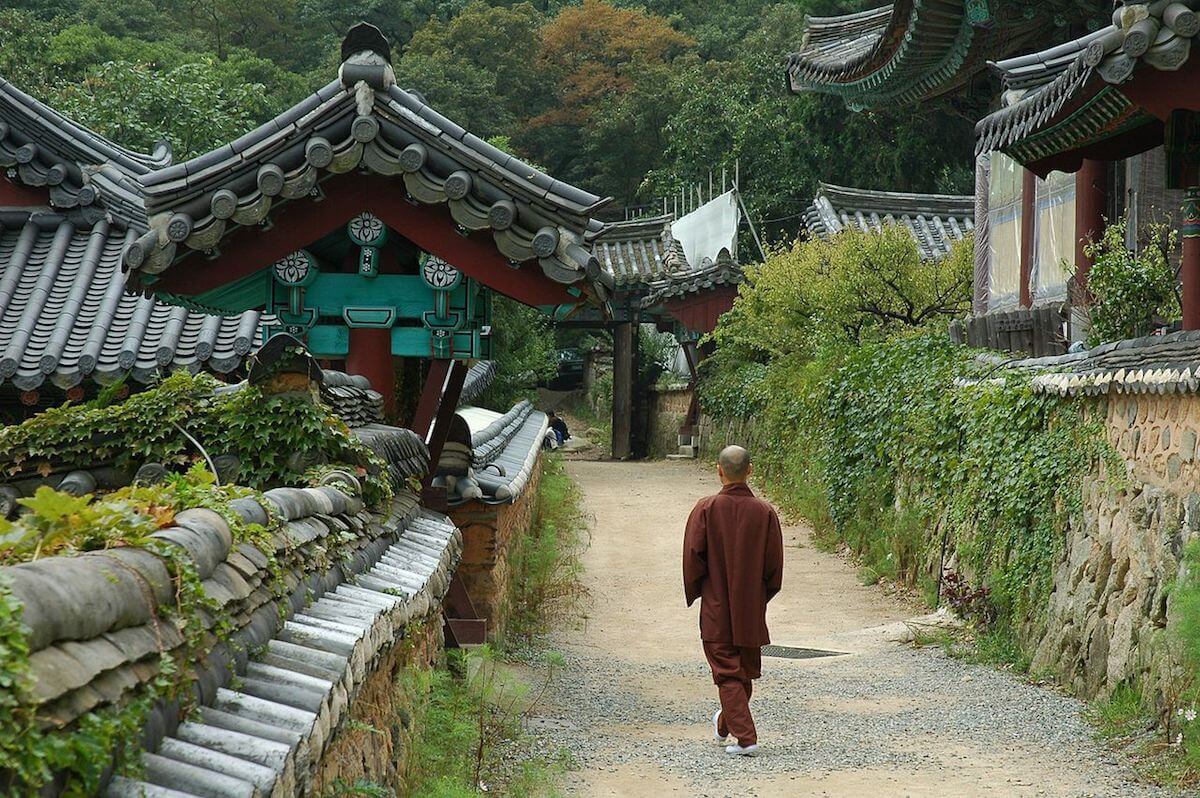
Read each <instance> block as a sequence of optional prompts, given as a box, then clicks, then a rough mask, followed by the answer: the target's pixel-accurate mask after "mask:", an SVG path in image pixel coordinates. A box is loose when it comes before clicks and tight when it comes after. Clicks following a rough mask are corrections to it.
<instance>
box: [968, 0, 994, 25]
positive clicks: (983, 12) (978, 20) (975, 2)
mask: <svg viewBox="0 0 1200 798" xmlns="http://www.w3.org/2000/svg"><path fill="white" fill-rule="evenodd" d="M967 21H968V22H970V23H971V24H972V25H986V24H987V23H989V22H991V21H992V12H991V10H990V9H989V8H988V2H987V0H967Z"/></svg>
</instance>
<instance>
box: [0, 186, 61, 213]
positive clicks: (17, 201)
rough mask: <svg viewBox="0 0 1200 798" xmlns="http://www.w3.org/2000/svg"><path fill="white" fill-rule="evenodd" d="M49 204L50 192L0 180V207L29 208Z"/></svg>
mask: <svg viewBox="0 0 1200 798" xmlns="http://www.w3.org/2000/svg"><path fill="white" fill-rule="evenodd" d="M49 204H50V191H49V190H48V189H36V188H30V187H29V186H25V185H22V184H20V183H14V182H13V181H11V180H0V206H4V205H9V206H12V207H14V208H29V207H34V206H43V205H49Z"/></svg>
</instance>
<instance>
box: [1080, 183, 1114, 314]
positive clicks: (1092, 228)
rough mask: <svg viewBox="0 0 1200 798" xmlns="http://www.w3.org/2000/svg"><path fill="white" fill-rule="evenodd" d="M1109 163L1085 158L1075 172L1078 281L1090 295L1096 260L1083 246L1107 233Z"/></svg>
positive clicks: (1083, 292)
mask: <svg viewBox="0 0 1200 798" xmlns="http://www.w3.org/2000/svg"><path fill="white" fill-rule="evenodd" d="M1107 167H1108V165H1107V164H1106V163H1105V162H1104V161H1093V160H1091V159H1085V160H1084V162H1083V165H1082V166H1081V167H1080V168H1079V171H1078V172H1076V173H1075V284H1076V285H1077V286H1078V287H1079V290H1080V292H1081V296H1087V282H1088V273H1089V272H1090V271H1091V270H1092V263H1093V259H1092V258H1089V257H1088V256H1087V253H1086V252H1085V251H1084V249H1085V248H1086V247H1087V244H1088V242H1089V241H1096V240H1098V239H1099V238H1100V236H1101V235H1102V234H1103V233H1104V208H1105V206H1106V205H1107V204H1108V168H1107Z"/></svg>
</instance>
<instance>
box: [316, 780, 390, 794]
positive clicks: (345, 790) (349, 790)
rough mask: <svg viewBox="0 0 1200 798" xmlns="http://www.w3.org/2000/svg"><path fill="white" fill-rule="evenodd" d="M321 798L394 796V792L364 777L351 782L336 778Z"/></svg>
mask: <svg viewBox="0 0 1200 798" xmlns="http://www.w3.org/2000/svg"><path fill="white" fill-rule="evenodd" d="M322 798H396V793H395V792H393V791H392V790H391V788H389V787H385V786H384V785H382V784H377V783H376V782H373V781H368V780H366V779H357V780H356V781H353V782H348V781H345V780H343V779H337V780H336V781H334V782H333V786H331V787H330V788H329V789H328V790H326V791H325V793H324V794H323V795H322Z"/></svg>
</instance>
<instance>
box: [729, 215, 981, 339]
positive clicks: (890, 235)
mask: <svg viewBox="0 0 1200 798" xmlns="http://www.w3.org/2000/svg"><path fill="white" fill-rule="evenodd" d="M972 269H973V266H972V244H971V239H970V238H969V237H968V238H967V239H964V240H963V241H960V242H958V243H957V244H956V245H955V246H954V249H953V251H952V252H951V254H950V255H949V257H946V258H944V259H942V260H940V261H936V262H932V263H930V262H924V261H922V260H921V259H920V257H919V256H918V254H917V248H916V244H915V243H914V242H913V239H912V236H911V235H910V234H909V232H908V231H907V230H906V229H904V228H902V227H898V226H888V227H885V228H884V229H883V231H882V232H880V233H862V232H859V231H857V230H846V231H843V232H842V233H840V234H838V235H837V236H835V237H833V238H832V239H830V240H824V239H813V240H809V241H801V242H797V243H796V244H795V245H793V246H792V247H791V248H790V249H781V250H778V251H776V252H773V253H772V254H771V255H770V257H768V258H767V261H766V262H765V263H763V264H761V265H759V266H757V267H754V268H752V269H750V270H749V271H748V273H747V275H746V276H747V281H746V283H744V284H743V285H742V286H741V287H740V288H739V292H738V301H737V303H736V304H735V305H734V307H733V309H732V310H731V311H730V312H729V313H726V314H725V315H724V316H723V317H722V318H721V321H720V323H719V324H718V325H717V329H716V331H715V332H714V333H713V339H714V340H715V341H716V342H717V345H718V347H719V348H720V349H722V350H724V351H725V353H726V355H727V356H730V357H734V358H748V359H753V360H762V359H765V358H769V357H778V356H781V355H794V354H796V353H806V354H808V355H809V356H819V355H820V354H821V353H822V352H823V351H824V350H827V349H829V348H830V347H839V346H845V345H850V344H859V343H863V342H866V341H874V340H880V339H881V338H884V337H886V336H887V335H889V334H892V333H894V332H896V331H898V330H903V329H907V328H914V327H922V326H927V325H931V324H933V323H935V322H936V323H939V324H940V323H943V322H945V321H946V320H948V319H950V318H954V317H957V316H959V315H961V314H962V313H963V312H964V311H966V310H967V309H968V308H969V307H970V288H971V275H972Z"/></svg>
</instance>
